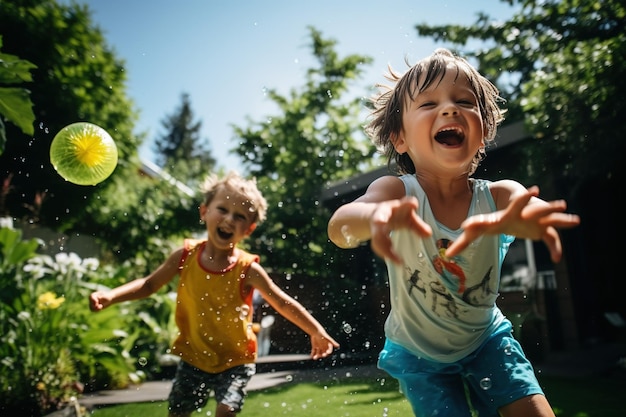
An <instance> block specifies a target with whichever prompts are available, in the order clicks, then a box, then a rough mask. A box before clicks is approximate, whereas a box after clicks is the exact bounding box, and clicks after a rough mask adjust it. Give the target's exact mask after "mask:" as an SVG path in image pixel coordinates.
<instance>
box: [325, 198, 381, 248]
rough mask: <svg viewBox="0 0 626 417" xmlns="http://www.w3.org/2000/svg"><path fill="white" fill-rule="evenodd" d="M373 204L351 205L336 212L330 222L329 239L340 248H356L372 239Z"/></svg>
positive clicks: (358, 203) (359, 203)
mask: <svg viewBox="0 0 626 417" xmlns="http://www.w3.org/2000/svg"><path fill="white" fill-rule="evenodd" d="M374 209H375V204H373V203H361V202H356V203H349V204H346V205H344V206H342V207H340V208H339V209H337V211H336V212H335V214H333V216H332V217H331V219H330V221H329V222H328V237H329V238H330V240H331V241H332V242H333V243H334V244H335V245H337V246H339V247H340V248H354V247H357V246H358V245H359V244H361V242H365V241H367V240H369V239H370V237H371V230H370V220H369V219H370V218H371V215H372V213H373V211H374Z"/></svg>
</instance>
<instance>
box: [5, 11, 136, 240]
mask: <svg viewBox="0 0 626 417" xmlns="http://www.w3.org/2000/svg"><path fill="white" fill-rule="evenodd" d="M0 35H2V39H3V42H4V45H3V49H4V51H5V53H7V54H14V55H18V56H19V57H20V58H21V59H23V60H27V61H29V62H31V63H32V64H34V65H35V66H36V68H33V69H32V82H29V81H28V80H25V81H26V82H25V83H24V88H27V89H28V90H30V92H31V95H30V97H31V100H32V102H33V105H34V114H35V130H34V134H30V132H26V133H24V132H22V131H21V130H20V129H18V127H16V126H13V125H12V124H8V125H6V136H7V143H6V148H5V151H4V153H3V154H2V155H1V156H0V180H2V181H3V183H4V182H5V181H10V189H9V193H8V195H7V196H6V201H5V204H6V207H5V208H6V210H7V211H9V213H10V214H11V215H12V216H13V217H16V218H24V219H27V220H30V221H40V222H41V223H42V224H44V225H47V226H50V227H51V228H53V229H72V228H73V227H76V228H78V229H79V230H80V229H81V228H84V229H86V230H89V231H94V230H97V229H98V227H97V226H96V225H93V222H92V220H91V218H89V217H87V216H85V207H89V206H90V205H91V204H96V205H102V201H101V200H99V193H100V192H101V191H102V190H103V189H104V188H106V187H107V186H108V185H110V183H111V181H105V182H104V183H102V184H100V185H98V186H95V187H83V186H77V185H74V184H72V183H69V182H67V181H65V180H64V179H62V178H61V177H60V176H59V175H58V174H57V173H56V172H55V170H54V168H53V167H52V165H51V164H50V160H49V148H50V143H51V142H52V139H53V138H54V136H55V134H56V133H57V132H58V131H59V130H61V128H62V127H64V126H66V125H67V124H69V123H72V122H76V121H89V122H91V123H95V124H97V125H99V126H101V127H103V128H104V129H106V130H107V131H109V133H111V135H112V136H113V138H114V140H115V141H116V144H117V147H118V151H119V161H120V162H119V165H118V167H117V168H116V171H115V172H114V174H113V175H114V176H118V175H124V173H126V174H127V175H131V173H134V172H136V167H137V166H138V161H137V156H136V150H137V147H138V145H139V144H140V138H139V137H138V136H135V135H133V134H132V127H133V124H134V120H135V113H134V111H133V109H132V104H131V102H130V100H128V99H127V97H126V95H125V91H126V87H125V82H126V72H125V70H124V62H123V61H121V60H119V59H117V58H116V57H115V55H114V53H113V52H112V51H111V49H110V48H109V47H108V46H107V45H106V43H105V40H104V37H103V35H102V33H101V31H100V30H99V29H98V28H96V27H95V26H94V25H93V23H92V20H91V16H90V12H89V9H88V8H87V7H86V6H81V5H77V4H71V5H65V4H58V3H57V2H55V1H53V0H29V1H15V2H3V3H2V7H0Z"/></svg>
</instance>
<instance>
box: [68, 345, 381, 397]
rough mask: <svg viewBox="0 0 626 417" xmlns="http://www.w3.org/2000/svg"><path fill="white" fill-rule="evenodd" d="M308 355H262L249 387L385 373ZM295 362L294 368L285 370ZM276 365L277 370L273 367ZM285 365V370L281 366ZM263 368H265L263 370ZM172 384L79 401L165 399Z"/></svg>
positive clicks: (370, 366) (155, 383)
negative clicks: (333, 363)
mask: <svg viewBox="0 0 626 417" xmlns="http://www.w3.org/2000/svg"><path fill="white" fill-rule="evenodd" d="M308 361H311V359H310V358H309V356H308V355H272V356H267V357H261V358H259V360H258V361H257V367H258V368H259V369H260V370H261V371H259V372H257V374H256V375H254V376H253V377H252V378H251V379H250V382H249V383H248V387H247V388H248V391H260V390H264V389H267V388H271V387H275V386H279V385H282V384H297V383H300V382H325V381H332V380H335V379H340V378H350V377H364V378H365V377H366V378H369V377H372V378H376V377H384V376H385V375H386V374H385V373H384V372H383V371H381V370H380V369H378V368H376V365H375V364H367V365H351V366H338V367H333V366H328V367H318V365H317V364H315V365H313V364H309V365H308V367H306V365H307V363H306V362H308ZM289 364H292V366H293V367H294V369H288V370H284V368H285V367H287V368H288V367H289ZM273 367H275V368H277V369H278V370H274V369H272V368H273ZM280 369H283V370H280ZM263 370H264V371H263ZM171 387H172V381H148V382H144V383H142V384H140V385H133V386H130V387H128V388H126V389H120V390H110V391H97V392H92V393H87V394H84V395H82V396H81V398H79V399H78V402H79V404H80V405H82V406H84V407H86V408H88V409H90V408H93V407H94V406H101V405H111V404H125V403H137V402H147V401H165V400H167V396H168V394H169V392H170V388H171Z"/></svg>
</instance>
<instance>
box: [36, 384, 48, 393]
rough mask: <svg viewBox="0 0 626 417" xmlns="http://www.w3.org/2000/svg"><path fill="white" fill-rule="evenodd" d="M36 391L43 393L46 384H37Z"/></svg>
mask: <svg viewBox="0 0 626 417" xmlns="http://www.w3.org/2000/svg"><path fill="white" fill-rule="evenodd" d="M36 388H37V391H45V389H46V384H44V383H43V382H37V387H36Z"/></svg>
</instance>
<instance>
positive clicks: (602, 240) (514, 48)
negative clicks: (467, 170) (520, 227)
mask: <svg viewBox="0 0 626 417" xmlns="http://www.w3.org/2000/svg"><path fill="white" fill-rule="evenodd" d="M507 3H509V4H511V5H512V6H514V7H515V9H516V12H515V14H514V15H513V16H512V17H511V18H510V19H509V20H507V21H505V22H497V23H494V22H493V21H492V19H491V18H490V17H489V16H488V15H486V14H481V15H479V16H478V19H477V20H476V22H475V23H474V24H473V25H471V26H468V27H464V26H456V25H443V26H430V25H428V24H426V23H424V24H419V25H417V26H416V29H417V32H418V35H419V36H422V37H432V38H433V39H435V40H436V41H441V42H447V43H450V44H452V45H453V46H456V47H461V48H463V47H464V49H465V50H463V51H462V52H463V54H464V55H469V56H471V57H474V58H475V59H476V60H477V61H478V62H479V66H480V68H481V70H482V71H483V72H484V73H486V74H488V75H489V76H490V77H491V78H492V79H494V80H497V81H498V82H499V85H500V86H501V89H502V90H503V91H504V95H505V98H507V99H508V100H509V106H508V107H509V108H511V109H512V114H511V115H509V119H512V120H514V121H515V120H520V119H522V118H523V119H524V120H525V122H526V126H527V129H528V131H529V132H530V133H531V134H532V136H533V138H534V140H530V141H526V142H525V143H523V144H522V145H521V146H519V148H520V149H521V151H522V152H521V153H520V155H519V156H520V158H522V159H521V160H523V163H520V164H514V165H518V166H519V167H520V168H521V170H519V171H518V172H517V173H518V175H520V179H522V180H525V182H527V183H531V184H532V183H539V184H541V185H542V186H543V188H544V193H543V195H544V196H548V197H555V194H557V195H556V197H565V198H566V199H567V200H568V205H569V209H570V210H572V211H574V212H577V213H579V214H580V215H581V218H582V223H581V226H580V227H578V228H577V229H574V230H572V231H565V232H563V233H562V235H563V237H564V239H565V243H564V247H565V253H566V256H567V258H566V260H567V263H568V264H569V265H568V266H569V268H568V273H569V277H570V282H571V287H572V295H573V299H574V301H575V303H577V304H578V305H580V307H581V311H582V310H584V311H585V314H584V315H583V316H581V317H579V318H578V323H579V331H580V332H581V337H582V338H586V337H590V338H592V337H594V338H595V337H598V336H599V335H600V333H602V332H605V333H606V332H607V330H605V329H606V326H598V324H599V323H602V322H603V321H604V317H602V314H603V312H605V311H617V312H621V313H622V314H626V310H625V308H624V305H623V303H622V300H621V294H623V293H624V291H626V285H625V284H624V280H622V279H619V278H615V274H614V271H613V269H612V264H611V263H610V262H596V259H604V260H608V259H618V258H619V257H620V256H621V253H620V249H621V246H620V245H614V244H612V243H611V242H613V241H614V240H615V236H619V235H621V234H622V233H621V231H622V230H623V226H621V224H622V216H621V212H618V209H617V208H618V207H620V206H621V200H620V198H621V196H620V194H619V192H616V190H619V189H623V184H624V181H625V180H626V175H625V174H626V165H625V164H624V155H626V142H625V141H624V140H622V139H621V138H622V137H623V132H624V130H625V129H626V119H624V118H623V117H622V115H623V114H624V110H625V106H626V103H625V102H624V100H623V97H624V95H625V94H626V78H625V77H624V68H625V67H626V32H625V31H624V27H625V25H626V5H625V4H624V2H623V1H621V0H606V1H597V0H559V1H557V0H547V1H536V0H524V1H515V0H510V1H507ZM476 40H478V41H480V42H481V48H480V49H473V47H469V46H468V45H470V44H471V45H475V44H476V42H475V41H476ZM471 41H474V42H471ZM470 42H471V43H470ZM483 45H487V46H484V47H483ZM509 174H510V173H509ZM546 189H547V193H546V192H545V191H546Z"/></svg>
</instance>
